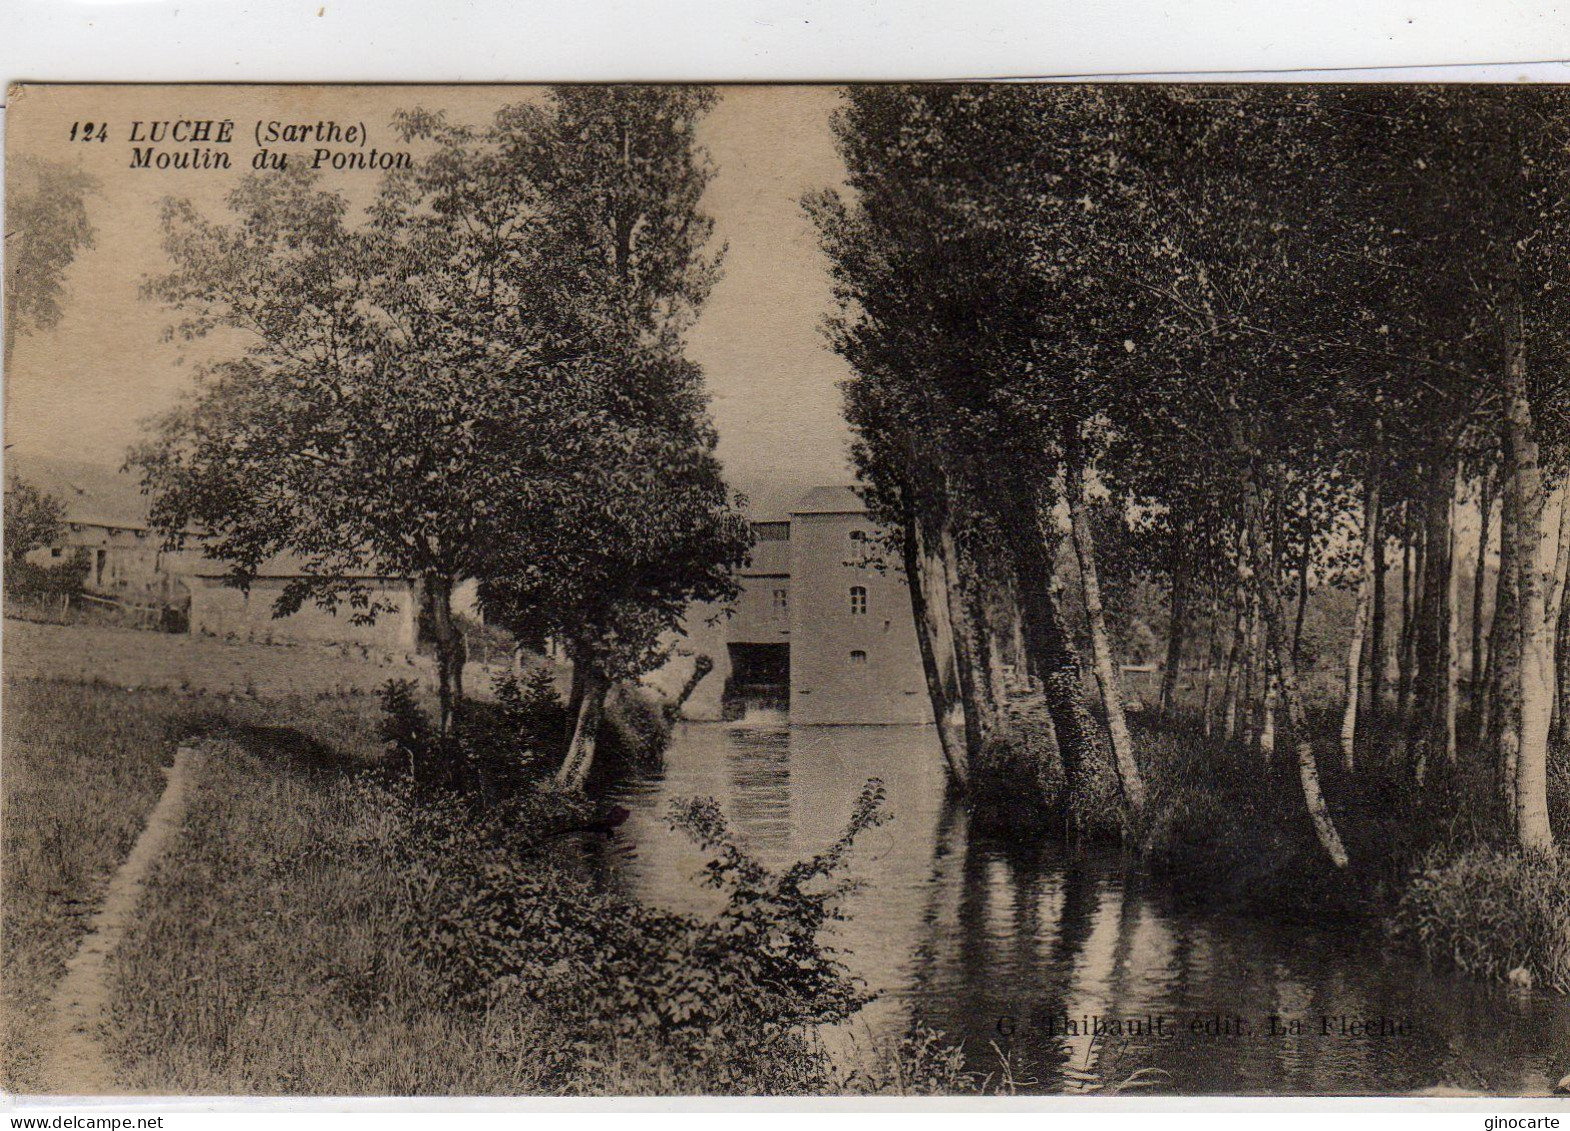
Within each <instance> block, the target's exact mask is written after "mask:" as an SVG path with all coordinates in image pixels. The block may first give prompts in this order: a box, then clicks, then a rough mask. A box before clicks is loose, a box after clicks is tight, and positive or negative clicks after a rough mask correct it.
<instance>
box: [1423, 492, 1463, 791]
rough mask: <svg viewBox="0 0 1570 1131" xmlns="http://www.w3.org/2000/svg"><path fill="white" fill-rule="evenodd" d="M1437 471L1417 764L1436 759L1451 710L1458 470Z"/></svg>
mask: <svg viewBox="0 0 1570 1131" xmlns="http://www.w3.org/2000/svg"><path fill="white" fill-rule="evenodd" d="M1434 470H1435V471H1437V472H1439V474H1437V475H1433V476H1432V481H1431V482H1430V483H1429V484H1428V497H1427V498H1426V499H1425V500H1424V510H1423V543H1422V545H1423V557H1422V568H1421V569H1420V571H1419V572H1420V574H1421V582H1420V584H1419V586H1418V602H1417V625H1416V631H1415V632H1414V634H1413V652H1414V659H1415V661H1416V665H1415V667H1416V675H1415V677H1414V678H1413V680H1412V695H1413V700H1414V703H1415V704H1416V706H1417V708H1418V711H1419V713H1420V714H1421V716H1422V717H1421V718H1420V719H1414V730H1415V732H1416V733H1417V734H1419V735H1421V746H1420V748H1419V750H1418V766H1419V770H1420V773H1421V768H1422V767H1424V766H1427V765H1429V764H1431V763H1432V761H1433V757H1432V755H1437V754H1438V753H1439V752H1440V751H1442V750H1443V749H1444V748H1445V745H1446V734H1445V732H1446V725H1447V723H1446V720H1447V719H1448V718H1449V715H1450V708H1449V700H1448V699H1447V690H1448V678H1449V675H1448V673H1449V654H1450V623H1451V600H1450V598H1451V594H1452V593H1453V592H1454V586H1453V585H1452V584H1451V577H1450V575H1451V561H1450V546H1451V543H1452V541H1453V539H1452V536H1451V531H1450V523H1451V518H1452V515H1453V512H1454V510H1455V503H1454V499H1455V471H1454V467H1453V465H1449V464H1446V465H1442V466H1441V467H1439V468H1435V469H1434Z"/></svg>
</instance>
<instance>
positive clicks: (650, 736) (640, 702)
mask: <svg viewBox="0 0 1570 1131" xmlns="http://www.w3.org/2000/svg"><path fill="white" fill-rule="evenodd" d="M670 737H671V721H670V719H668V718H666V716H665V712H664V711H662V710H660V708H659V706H658V705H657V704H656V703H655V702H654V701H653V700H652V699H651V698H650V697H649V695H648V693H647V692H645V691H644V690H643V689H641V688H637V687H627V686H620V687H617V688H616V689H615V690H614V691H612V692H611V694H610V696H609V698H607V699H606V701H605V719H604V721H603V722H602V723H601V724H600V744H601V748H602V749H603V751H604V753H605V754H606V755H608V756H609V757H610V758H612V759H615V760H616V761H619V762H621V763H622V764H623V765H627V766H635V767H639V768H642V769H658V768H659V766H660V763H661V762H662V761H663V759H664V757H665V747H666V745H667V744H668V743H669V742H670Z"/></svg>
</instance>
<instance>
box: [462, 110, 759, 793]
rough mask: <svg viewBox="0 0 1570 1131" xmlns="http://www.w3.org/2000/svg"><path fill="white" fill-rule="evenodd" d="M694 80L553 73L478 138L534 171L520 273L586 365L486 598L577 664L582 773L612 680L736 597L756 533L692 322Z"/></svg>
mask: <svg viewBox="0 0 1570 1131" xmlns="http://www.w3.org/2000/svg"><path fill="white" fill-rule="evenodd" d="M714 101H715V95H714V92H713V91H712V90H709V89H707V88H702V87H633V86H625V87H623V86H618V87H560V88H554V89H552V90H551V91H550V92H549V94H548V96H547V98H546V99H545V100H544V101H543V102H542V103H540V104H524V105H519V106H514V107H509V108H507V109H504V110H503V111H502V112H501V113H499V114H498V115H497V119H496V122H495V124H494V126H493V128H492V129H491V130H490V131H489V132H488V133H487V134H486V135H485V136H484V138H483V139H482V140H483V142H484V144H485V145H486V146H488V147H489V148H490V149H491V150H492V151H494V152H495V153H496V154H497V155H498V159H499V160H501V161H502V162H504V163H505V164H506V166H507V167H508V168H510V169H512V170H513V171H514V173H515V175H516V176H517V177H519V178H520V179H522V180H523V181H525V182H526V183H528V184H529V185H531V186H533V188H534V191H535V193H536V194H537V195H536V197H535V203H536V206H537V215H538V228H537V238H538V246H539V249H540V255H539V257H538V259H537V260H536V261H533V262H531V263H530V264H529V271H528V274H527V275H526V276H520V277H519V278H517V279H516V280H515V284H516V285H517V286H518V287H520V288H526V287H527V288H532V289H533V290H534V291H535V292H536V293H537V294H538V295H539V303H540V312H541V313H540V317H541V321H542V323H543V324H544V325H546V326H548V327H549V330H550V334H551V336H552V338H553V340H554V341H556V342H557V348H558V349H559V350H560V351H561V352H562V354H563V356H565V357H569V358H578V359H582V360H581V361H579V362H575V363H574V364H576V365H577V366H578V370H579V371H580V372H581V374H582V376H583V381H582V388H583V390H584V393H585V397H586V400H585V402H584V406H585V407H584V411H586V412H588V413H590V414H591V415H592V417H593V419H594V422H595V426H594V427H593V428H591V429H588V430H586V431H584V432H583V433H582V434H581V436H580V443H581V445H582V446H581V447H580V449H579V450H578V451H577V452H576V456H577V458H576V459H575V461H574V463H573V467H572V469H571V472H570V474H569V476H568V478H567V480H566V482H565V483H564V484H563V485H561V488H562V489H560V490H558V491H557V492H556V494H555V496H554V502H553V506H552V507H551V508H550V509H549V512H548V513H542V514H539V515H536V516H534V517H529V518H522V519H520V520H519V522H518V526H519V528H520V529H522V530H525V531H527V532H528V536H527V537H525V538H513V539H509V540H507V541H505V542H498V543H495V544H493V545H492V547H491V556H490V559H489V562H488V565H487V574H486V577H485V580H484V582H483V584H482V588H481V595H482V600H483V601H484V603H485V607H486V609H487V611H488V613H489V614H490V615H493V616H495V617H496V618H498V619H499V620H500V621H502V622H503V623H506V624H512V625H519V626H522V625H528V626H538V627H543V628H544V629H545V630H546V631H549V632H551V633H553V634H555V635H557V636H558V637H559V638H560V639H561V640H562V641H563V642H564V644H565V645H566V647H567V651H568V654H569V655H570V657H571V659H572V661H573V696H572V703H571V707H572V708H573V710H574V713H575V718H576V722H575V725H574V729H573V735H572V739H571V741H570V743H569V747H568V750H567V753H566V755H565V757H564V759H563V763H562V767H561V770H560V772H559V774H558V781H559V782H560V783H561V784H562V785H564V786H566V787H569V788H581V787H582V785H583V783H584V781H585V779H586V778H587V776H588V773H589V769H590V767H591V765H592V763H593V759H594V751H595V744H596V740H597V736H598V732H599V727H600V720H601V717H602V715H603V711H604V706H605V700H606V696H607V695H608V693H609V690H610V688H611V686H612V685H613V684H614V683H615V682H616V681H618V680H624V679H630V678H634V677H636V676H637V675H639V674H641V673H643V672H645V671H647V670H649V669H650V668H651V667H653V666H655V665H656V664H657V663H659V662H660V661H661V660H662V659H663V657H664V656H665V655H666V653H667V648H666V646H665V644H664V642H665V641H667V640H668V639H669V634H670V633H672V632H674V631H675V630H676V629H677V628H678V626H679V624H680V621H681V618H682V616H683V615H684V614H685V613H686V610H687V608H688V606H689V605H690V604H691V603H692V602H694V601H706V600H722V599H727V598H729V597H731V596H733V595H734V594H735V591H736V589H735V582H734V580H733V571H734V568H735V567H736V566H739V565H740V564H741V563H742V561H743V560H744V559H745V555H746V552H747V550H748V548H749V547H750V545H751V530H750V527H749V526H748V525H747V524H746V522H745V521H744V520H743V519H742V517H741V515H740V513H739V512H738V510H737V509H736V507H735V506H734V505H733V501H732V500H731V499H730V497H729V494H728V492H727V490H726V488H725V485H724V481H723V478H722V477H721V474H720V468H719V464H718V461H717V460H716V459H715V457H714V447H715V443H716V439H717V438H716V435H715V433H714V428H713V425H712V423H711V422H710V420H709V417H708V411H707V398H706V394H705V391H704V383H703V374H702V371H701V369H699V367H698V366H697V365H695V364H694V363H693V362H691V361H690V360H688V359H687V358H686V356H685V338H686V333H687V331H688V330H689V329H690V327H691V325H692V323H693V321H694V320H695V318H696V317H697V314H698V312H699V310H700V309H701V308H702V306H703V303H704V302H705V300H706V299H707V297H708V294H709V291H710V289H711V288H712V286H713V284H714V281H715V280H716V279H717V278H718V273H719V269H720V260H721V257H722V255H723V249H721V250H720V251H716V252H713V253H710V252H709V251H708V246H707V245H708V243H709V241H710V237H711V234H712V231H713V221H712V220H711V219H710V218H709V217H708V216H707V215H706V214H705V213H704V212H702V210H701V209H700V207H699V202H700V199H701V197H702V195H703V191H704V189H705V187H706V186H707V185H708V183H709V181H710V180H711V178H712V177H713V175H714V174H713V169H712V167H711V165H710V163H709V161H708V156H707V154H706V153H705V152H704V150H703V149H702V148H701V147H700V146H699V145H698V144H697V141H696V131H697V125H698V122H699V121H700V120H701V118H702V117H703V115H704V114H706V113H707V112H708V111H709V110H710V108H712V106H713V105H714Z"/></svg>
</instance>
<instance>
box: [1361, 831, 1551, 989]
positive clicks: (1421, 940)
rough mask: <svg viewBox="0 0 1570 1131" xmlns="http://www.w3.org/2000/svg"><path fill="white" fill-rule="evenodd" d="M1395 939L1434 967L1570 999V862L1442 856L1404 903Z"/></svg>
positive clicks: (1489, 854) (1430, 862)
mask: <svg viewBox="0 0 1570 1131" xmlns="http://www.w3.org/2000/svg"><path fill="white" fill-rule="evenodd" d="M1392 932H1393V933H1394V934H1395V936H1396V937H1398V938H1403V939H1406V940H1408V941H1410V942H1412V943H1413V944H1414V945H1416V946H1417V948H1418V949H1419V950H1421V951H1422V953H1423V954H1424V955H1425V956H1426V957H1427V958H1428V960H1429V961H1430V962H1435V963H1439V964H1448V965H1451V966H1454V967H1456V968H1457V969H1460V970H1463V971H1465V972H1467V973H1469V974H1474V975H1477V976H1479V977H1484V978H1491V979H1493V980H1495V981H1516V982H1521V981H1529V982H1530V983H1531V984H1533V985H1540V986H1547V987H1550V988H1552V989H1555V990H1558V991H1559V992H1560V993H1570V857H1567V855H1566V853H1565V852H1564V851H1563V850H1559V851H1557V852H1554V853H1550V854H1547V855H1523V854H1521V853H1519V852H1501V851H1499V850H1498V849H1494V848H1489V847H1483V846H1477V847H1472V848H1467V849H1465V850H1463V851H1460V852H1459V853H1457V852H1455V851H1453V850H1449V849H1445V848H1439V849H1435V850H1434V851H1433V852H1431V853H1430V854H1429V856H1428V858H1427V859H1426V860H1425V861H1424V863H1423V865H1422V867H1421V868H1420V869H1419V870H1418V872H1417V874H1416V875H1415V876H1413V878H1412V881H1411V883H1410V884H1409V885H1408V887H1407V889H1406V892H1405V894H1404V895H1403V896H1402V898H1401V902H1400V904H1399V906H1398V907H1397V908H1396V913H1395V918H1394V921H1393V923H1392ZM1521 971H1524V972H1525V974H1524V975H1523V974H1522V973H1520V972H1521Z"/></svg>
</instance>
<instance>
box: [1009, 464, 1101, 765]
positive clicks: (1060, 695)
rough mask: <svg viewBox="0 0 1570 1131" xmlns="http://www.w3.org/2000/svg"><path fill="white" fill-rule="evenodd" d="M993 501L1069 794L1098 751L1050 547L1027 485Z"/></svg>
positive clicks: (1026, 644)
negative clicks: (1054, 581) (1054, 585)
mask: <svg viewBox="0 0 1570 1131" xmlns="http://www.w3.org/2000/svg"><path fill="white" fill-rule="evenodd" d="M994 503H995V510H994V513H996V514H997V515H998V517H999V520H1000V521H999V526H1000V527H1001V528H1002V530H1003V532H1004V535H1005V537H1006V538H1007V539H1008V546H1009V554H1010V556H1011V558H1012V559H1013V564H1014V577H1015V581H1016V583H1017V585H1018V586H1019V611H1020V630H1021V635H1022V637H1023V643H1024V648H1025V655H1026V658H1027V659H1028V661H1029V663H1030V666H1031V668H1032V669H1033V670H1034V672H1035V675H1036V678H1037V679H1038V680H1040V681H1041V690H1042V696H1043V699H1044V700H1045V704H1046V708H1047V714H1048V715H1049V716H1050V717H1051V719H1052V727H1053V730H1054V731H1055V732H1056V734H1057V742H1058V755H1059V757H1060V758H1061V759H1062V761H1063V776H1064V781H1065V784H1066V791H1067V794H1068V795H1069V796H1073V795H1074V793H1075V792H1076V791H1077V790H1078V788H1079V787H1080V784H1081V779H1082V778H1083V775H1084V772H1085V767H1086V766H1087V765H1088V764H1089V761H1090V759H1092V758H1094V757H1095V755H1096V743H1095V737H1094V733H1095V732H1094V724H1093V722H1092V720H1091V717H1090V712H1089V711H1088V710H1086V708H1085V696H1084V689H1083V687H1082V686H1081V684H1080V680H1079V656H1078V655H1077V654H1076V652H1075V650H1074V644H1073V640H1072V638H1071V637H1070V636H1069V634H1068V629H1067V627H1066V626H1065V625H1064V623H1063V611H1062V609H1061V608H1060V607H1059V606H1058V602H1057V595H1056V594H1055V593H1054V592H1053V588H1052V576H1053V561H1052V553H1051V550H1050V547H1049V545H1048V542H1047V535H1046V532H1045V531H1044V530H1043V529H1042V516H1041V514H1040V510H1039V507H1038V505H1037V502H1036V499H1035V497H1034V495H1033V493H1032V492H1031V490H1030V489H1029V488H1017V489H1015V490H1013V491H1011V492H1009V493H1008V494H1007V495H1004V496H1001V497H999V498H998V499H996V500H995V501H994ZM998 504H1001V505H998Z"/></svg>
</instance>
